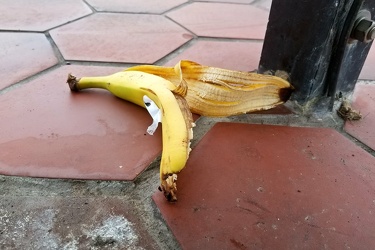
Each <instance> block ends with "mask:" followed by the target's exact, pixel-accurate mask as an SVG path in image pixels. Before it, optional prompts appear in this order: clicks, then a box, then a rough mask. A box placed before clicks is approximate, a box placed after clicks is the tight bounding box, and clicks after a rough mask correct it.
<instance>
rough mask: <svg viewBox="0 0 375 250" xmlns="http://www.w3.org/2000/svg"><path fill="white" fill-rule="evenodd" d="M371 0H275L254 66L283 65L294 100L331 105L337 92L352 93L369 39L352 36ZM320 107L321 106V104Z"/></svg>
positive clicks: (268, 68)
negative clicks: (256, 64) (359, 15)
mask: <svg viewBox="0 0 375 250" xmlns="http://www.w3.org/2000/svg"><path fill="white" fill-rule="evenodd" d="M374 7H375V0H367V1H364V0H341V1H340V0H336V1H327V0H314V1H293V0H273V2H272V6H271V11H270V16H269V23H268V27H267V32H266V36H265V40H264V44H263V51H262V55H261V59H260V64H259V68H258V71H259V72H260V73H264V72H265V71H276V70H283V71H286V72H287V73H289V75H290V80H291V83H292V84H293V86H294V87H295V92H294V93H293V95H292V100H294V101H296V102H297V103H299V104H300V105H302V106H313V107H315V108H316V107H317V105H310V104H314V103H315V104H316V103H318V102H320V101H324V100H329V101H328V102H324V103H326V104H327V105H326V106H325V107H323V108H326V109H330V108H332V103H333V99H334V96H335V94H336V93H337V92H339V91H340V92H350V91H352V90H353V88H354V86H355V82H356V80H357V79H358V76H359V74H360V71H361V69H362V66H363V64H364V61H365V59H366V56H367V54H368V51H369V49H370V46H371V43H364V42H360V41H356V40H353V39H352V38H350V35H351V33H352V29H353V25H354V23H355V22H356V20H357V15H358V12H359V11H360V10H362V9H363V8H366V9H368V10H369V11H370V12H371V13H372V18H373V15H374V14H373V13H375V12H374ZM319 107H320V108H321V106H319Z"/></svg>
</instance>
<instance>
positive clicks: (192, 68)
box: [126, 60, 293, 117]
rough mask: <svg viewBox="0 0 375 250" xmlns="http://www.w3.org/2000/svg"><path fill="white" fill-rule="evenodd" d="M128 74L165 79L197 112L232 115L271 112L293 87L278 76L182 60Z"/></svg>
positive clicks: (139, 67) (140, 67) (146, 66)
mask: <svg viewBox="0 0 375 250" xmlns="http://www.w3.org/2000/svg"><path fill="white" fill-rule="evenodd" d="M126 71H143V72H146V73H150V74H154V75H157V76H160V77H163V78H165V79H167V80H169V81H170V82H172V83H173V85H174V86H175V88H174V89H171V91H173V92H174V93H176V94H178V95H181V96H183V97H185V99H186V101H187V102H188V105H189V108H190V110H191V111H192V112H193V113H196V114H199V115H204V116H218V117H220V116H221V117H223V116H231V115H237V114H242V113H248V112H253V111H258V110H266V109H271V108H273V107H275V106H277V105H279V104H282V103H284V102H285V101H287V100H288V99H289V97H290V95H291V93H292V91H293V87H292V86H291V84H290V83H289V82H288V81H286V80H284V79H282V78H280V77H277V76H271V75H263V74H257V73H248V72H241V71H233V70H227V69H221V68H216V67H209V66H203V65H200V64H198V63H195V62H192V61H185V60H181V61H180V62H179V63H177V64H176V65H175V66H174V67H163V66H154V65H140V66H135V67H131V68H128V69H126Z"/></svg>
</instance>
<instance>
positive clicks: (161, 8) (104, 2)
mask: <svg viewBox="0 0 375 250" xmlns="http://www.w3.org/2000/svg"><path fill="white" fill-rule="evenodd" d="M87 2H88V3H89V4H90V5H91V6H93V7H94V8H95V9H96V10H98V11H114V12H128V13H129V12H132V13H155V14H160V13H163V12H165V11H167V10H169V9H172V8H174V7H176V6H178V5H180V4H183V3H186V2H187V0H163V1H155V0H142V1H139V0H127V1H121V0H87Z"/></svg>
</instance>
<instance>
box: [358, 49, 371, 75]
mask: <svg viewBox="0 0 375 250" xmlns="http://www.w3.org/2000/svg"><path fill="white" fill-rule="evenodd" d="M374 47H375V46H371V49H370V52H369V54H368V55H367V58H366V62H365V65H363V68H362V71H361V74H360V76H359V79H368V80H375V71H374V68H375V48H374Z"/></svg>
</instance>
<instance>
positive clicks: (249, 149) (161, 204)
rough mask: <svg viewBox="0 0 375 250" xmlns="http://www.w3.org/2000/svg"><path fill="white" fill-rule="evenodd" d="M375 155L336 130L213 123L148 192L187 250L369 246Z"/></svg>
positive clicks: (373, 220)
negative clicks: (174, 186)
mask: <svg viewBox="0 0 375 250" xmlns="http://www.w3.org/2000/svg"><path fill="white" fill-rule="evenodd" d="M374 176H375V158H374V157H373V156H371V155H370V154H368V153H367V152H365V151H364V150H362V149H361V148H360V147H357V146H356V145H355V144H353V143H352V142H351V141H349V140H348V139H347V138H345V137H344V136H342V135H341V134H339V133H338V132H337V131H335V130H332V129H328V128H301V127H282V126H266V125H250V124H235V123H219V124H216V125H215V126H214V127H213V128H212V129H211V130H210V131H209V132H208V133H207V134H206V135H205V137H204V138H203V139H202V140H201V141H200V142H199V144H198V145H197V146H196V147H195V148H194V149H193V151H192V153H191V157H190V159H189V162H188V164H187V166H186V168H185V169H184V170H183V171H182V172H181V173H180V174H179V180H178V185H179V191H178V197H179V200H178V201H177V202H176V203H175V204H170V203H168V202H167V201H166V200H165V198H164V197H163V195H162V194H161V193H160V192H158V193H155V194H154V195H153V199H154V201H155V202H156V204H157V206H158V208H159V209H160V210H161V213H162V216H163V218H164V219H165V221H166V222H167V224H168V226H169V227H170V229H171V230H172V232H173V234H174V235H175V236H176V238H177V240H178V241H179V242H180V244H181V246H182V248H183V249H324V248H327V249H345V248H347V249H348V248H351V249H367V248H368V247H369V246H374V245H375V237H374V235H375V227H374V223H375V217H374V213H375V199H374V197H375V182H374V181H373V178H374Z"/></svg>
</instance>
